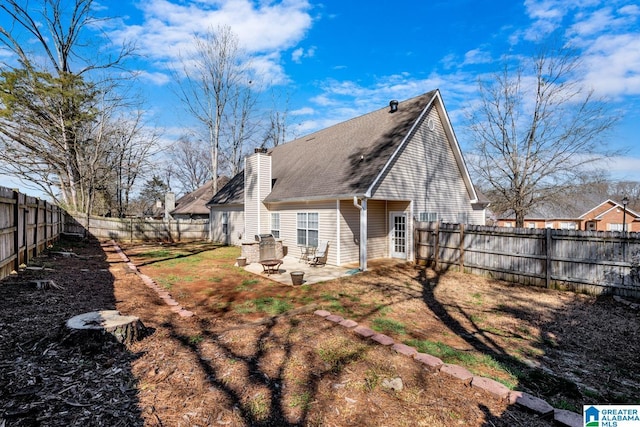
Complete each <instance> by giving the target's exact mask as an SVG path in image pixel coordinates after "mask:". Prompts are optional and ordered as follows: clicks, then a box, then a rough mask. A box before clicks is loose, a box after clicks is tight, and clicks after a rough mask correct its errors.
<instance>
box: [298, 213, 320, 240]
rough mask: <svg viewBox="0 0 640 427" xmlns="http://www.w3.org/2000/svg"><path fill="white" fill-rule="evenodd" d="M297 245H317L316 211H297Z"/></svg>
mask: <svg viewBox="0 0 640 427" xmlns="http://www.w3.org/2000/svg"><path fill="white" fill-rule="evenodd" d="M297 230H298V245H299V246H314V247H317V246H318V213H317V212H298V216H297Z"/></svg>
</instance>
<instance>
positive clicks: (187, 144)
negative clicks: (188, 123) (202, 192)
mask: <svg viewBox="0 0 640 427" xmlns="http://www.w3.org/2000/svg"><path fill="white" fill-rule="evenodd" d="M169 154H170V155H171V164H170V165H168V167H169V168H170V169H171V173H172V175H173V176H175V178H176V179H177V180H178V182H179V183H180V185H181V187H182V190H183V191H184V192H185V193H189V192H191V191H194V190H195V189H197V188H198V187H200V186H201V185H204V183H205V182H207V180H208V179H209V178H210V177H211V169H210V167H211V162H210V161H208V160H207V158H208V157H209V153H208V150H207V149H206V147H203V146H202V144H201V143H200V141H197V140H194V139H191V138H189V137H188V136H186V135H185V136H182V137H180V138H179V139H178V141H177V142H176V143H175V144H174V145H172V146H171V148H169Z"/></svg>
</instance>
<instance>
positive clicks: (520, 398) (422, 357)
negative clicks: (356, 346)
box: [313, 310, 583, 427]
mask: <svg viewBox="0 0 640 427" xmlns="http://www.w3.org/2000/svg"><path fill="white" fill-rule="evenodd" d="M313 314H315V315H316V316H319V317H322V318H324V319H325V320H328V321H330V322H332V323H335V324H337V325H340V326H342V327H344V328H346V329H348V330H351V331H353V332H354V333H355V334H357V335H359V336H360V337H362V338H368V339H370V340H372V341H374V342H376V343H378V344H380V345H383V346H385V347H389V348H391V349H392V350H393V351H395V352H397V353H400V354H403V355H405V356H407V357H410V358H412V359H413V360H415V361H416V362H418V363H421V364H422V365H423V366H424V368H425V369H427V370H429V371H431V372H440V373H442V374H445V375H448V376H450V377H451V378H452V379H455V380H456V381H461V382H462V383H463V384H465V385H467V386H470V387H475V388H478V389H481V390H484V391H486V392H487V393H488V394H489V395H491V396H493V397H495V398H496V399H500V400H505V401H508V402H509V404H511V405H518V406H520V407H522V408H525V409H526V410H528V411H531V412H533V413H535V414H537V415H538V416H539V417H540V418H545V419H549V420H551V419H553V421H554V422H555V423H556V425H561V426H566V427H582V426H583V423H582V415H581V414H576V413H575V412H571V411H567V410H564V409H556V408H554V407H553V406H551V405H550V404H549V403H547V402H546V401H545V400H542V399H540V398H538V397H535V396H533V395H531V394H529V393H525V392H523V391H517V390H509V389H508V388H507V387H506V386H505V385H504V384H501V383H499V382H497V381H495V380H492V379H490V378H485V377H479V376H476V375H473V374H472V373H471V372H469V371H468V370H467V369H466V368H464V367H462V366H458V365H452V364H448V363H443V362H442V360H440V359H438V358H437V357H435V356H432V355H430V354H426V353H418V351H417V350H416V349H415V348H413V347H410V346H408V345H405V344H402V343H395V342H394V341H393V339H392V338H390V337H388V336H387V335H383V334H379V333H376V332H375V331H373V330H372V329H369V328H367V327H366V326H362V325H358V323H357V322H355V321H353V320H350V319H344V318H342V317H341V316H337V315H332V314H331V313H330V312H328V311H327V310H316V311H315V312H314V313H313Z"/></svg>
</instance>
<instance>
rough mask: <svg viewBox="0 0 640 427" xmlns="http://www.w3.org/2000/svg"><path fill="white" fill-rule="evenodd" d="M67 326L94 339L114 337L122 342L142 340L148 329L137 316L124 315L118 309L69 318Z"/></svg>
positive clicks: (72, 330) (129, 342)
mask: <svg viewBox="0 0 640 427" xmlns="http://www.w3.org/2000/svg"><path fill="white" fill-rule="evenodd" d="M67 328H68V329H69V330H70V331H71V332H72V333H74V334H78V335H83V336H85V337H87V338H91V339H94V340H101V339H102V340H104V338H105V337H106V338H108V339H111V337H112V338H114V339H115V340H116V341H118V342H119V343H122V344H131V343H132V342H134V341H138V340H141V339H142V338H144V337H145V336H146V335H148V331H147V329H146V328H145V326H144V325H143V324H142V322H141V321H140V319H139V318H138V317H136V316H122V315H121V314H120V312H118V311H116V310H103V311H92V312H89V313H84V314H79V315H78V316H75V317H72V318H71V319H69V320H67Z"/></svg>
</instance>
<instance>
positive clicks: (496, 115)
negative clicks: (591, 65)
mask: <svg viewBox="0 0 640 427" xmlns="http://www.w3.org/2000/svg"><path fill="white" fill-rule="evenodd" d="M529 60H530V66H531V69H527V68H525V67H523V66H521V65H520V64H518V65H517V66H515V67H511V66H510V65H509V64H508V63H505V66H504V68H503V70H502V71H501V72H499V73H496V74H495V75H494V76H493V79H492V80H491V81H488V82H487V81H484V82H483V81H481V82H480V84H479V90H480V97H481V105H480V106H479V108H477V109H475V110H473V111H470V112H468V119H469V128H470V130H471V132H470V136H471V138H472V139H473V142H474V148H475V150H474V153H473V154H474V155H473V156H472V157H471V158H472V159H473V162H472V163H471V166H472V168H473V171H474V172H475V174H476V175H477V176H478V177H479V178H480V180H481V182H482V183H483V184H485V185H486V186H488V187H489V188H490V189H492V190H493V191H492V194H493V195H494V197H497V199H495V200H494V201H493V202H494V206H498V207H502V208H503V209H505V210H507V209H508V210H511V211H513V213H514V214H515V217H516V226H517V227H522V226H523V225H524V217H525V215H526V214H527V213H528V212H530V211H531V210H532V209H533V208H534V207H535V206H536V205H538V204H539V203H541V202H544V201H546V200H548V199H549V198H552V197H553V196H554V195H555V194H556V193H557V191H559V190H562V191H564V190H566V188H567V187H569V186H571V184H572V183H573V182H575V180H576V179H578V178H579V177H580V176H583V175H585V174H588V173H590V172H591V171H592V170H593V167H594V165H595V164H596V163H597V162H598V161H600V160H602V159H603V158H605V157H609V156H612V155H614V154H615V153H613V152H612V151H610V150H608V148H607V144H606V142H604V141H603V139H602V138H603V137H604V135H605V134H606V132H607V131H609V130H610V129H611V128H612V127H613V125H614V124H615V122H616V117H615V116H613V115H612V114H610V113H609V111H608V106H607V104H606V102H604V101H603V100H601V99H596V98H595V97H594V96H593V92H592V91H589V90H586V89H585V88H584V87H582V86H581V84H580V82H579V80H578V76H577V72H578V71H579V65H580V61H579V58H578V56H577V55H576V54H575V52H573V51H572V50H571V49H568V48H564V47H563V48H547V49H543V50H540V51H539V52H538V53H537V54H536V55H535V56H534V57H532V58H530V59H529ZM527 71H530V72H531V73H530V74H527Z"/></svg>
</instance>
